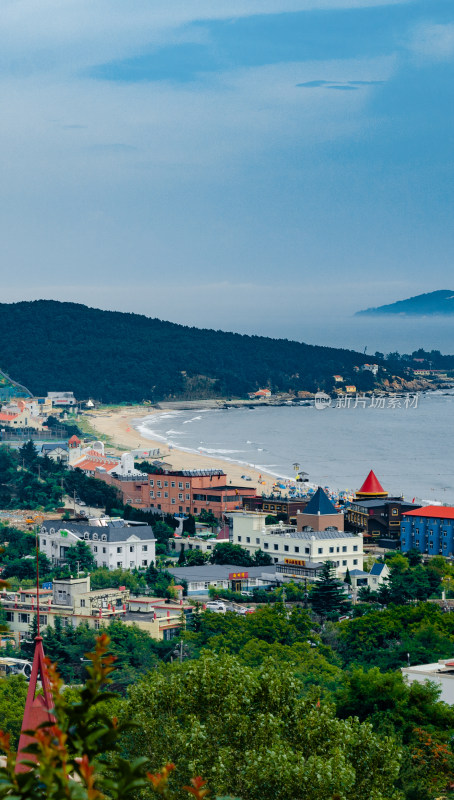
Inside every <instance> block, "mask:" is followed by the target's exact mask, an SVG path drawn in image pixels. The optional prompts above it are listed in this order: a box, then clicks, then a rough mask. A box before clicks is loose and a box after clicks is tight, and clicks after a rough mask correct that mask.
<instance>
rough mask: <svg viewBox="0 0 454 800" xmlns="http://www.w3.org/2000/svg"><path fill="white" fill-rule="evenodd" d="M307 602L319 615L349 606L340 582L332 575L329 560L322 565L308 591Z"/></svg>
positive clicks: (332, 571)
mask: <svg viewBox="0 0 454 800" xmlns="http://www.w3.org/2000/svg"><path fill="white" fill-rule="evenodd" d="M309 602H310V604H311V606H312V610H313V611H314V613H315V614H320V615H321V616H322V615H326V614H330V613H334V612H341V611H346V610H347V609H348V608H349V604H348V601H347V600H346V597H345V594H344V590H343V587H342V583H341V581H340V580H338V579H337V578H336V577H335V576H334V568H333V567H332V566H331V564H330V563H329V562H326V563H325V564H324V565H323V568H322V569H321V571H320V579H319V580H318V581H317V583H315V584H314V586H313V587H312V589H311V591H310V594H309Z"/></svg>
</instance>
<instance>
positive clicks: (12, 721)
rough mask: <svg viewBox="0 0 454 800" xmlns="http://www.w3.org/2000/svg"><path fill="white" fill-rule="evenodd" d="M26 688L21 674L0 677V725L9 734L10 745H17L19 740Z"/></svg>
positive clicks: (26, 684) (25, 682) (26, 685)
mask: <svg viewBox="0 0 454 800" xmlns="http://www.w3.org/2000/svg"><path fill="white" fill-rule="evenodd" d="M27 688H28V683H27V681H26V679H25V678H24V676H23V675H9V676H8V677H6V678H4V679H0V727H1V728H2V730H4V731H5V732H6V733H9V734H10V736H11V745H12V747H17V744H18V742H19V734H20V730H21V725H22V717H23V716H24V708H25V699H26V697H27Z"/></svg>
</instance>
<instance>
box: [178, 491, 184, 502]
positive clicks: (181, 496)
mask: <svg viewBox="0 0 454 800" xmlns="http://www.w3.org/2000/svg"><path fill="white" fill-rule="evenodd" d="M178 499H179V500H182V499H183V492H178Z"/></svg>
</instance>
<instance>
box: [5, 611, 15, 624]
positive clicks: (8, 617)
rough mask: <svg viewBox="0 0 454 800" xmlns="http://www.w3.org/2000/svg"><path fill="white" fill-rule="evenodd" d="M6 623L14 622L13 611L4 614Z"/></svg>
mask: <svg viewBox="0 0 454 800" xmlns="http://www.w3.org/2000/svg"><path fill="white" fill-rule="evenodd" d="M6 621H7V622H14V611H7V612H6Z"/></svg>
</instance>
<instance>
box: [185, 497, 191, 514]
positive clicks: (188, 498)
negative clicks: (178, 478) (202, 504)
mask: <svg viewBox="0 0 454 800" xmlns="http://www.w3.org/2000/svg"><path fill="white" fill-rule="evenodd" d="M190 499H191V498H190V497H189V495H188V494H187V495H186V497H185V500H190ZM188 511H189V509H188Z"/></svg>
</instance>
